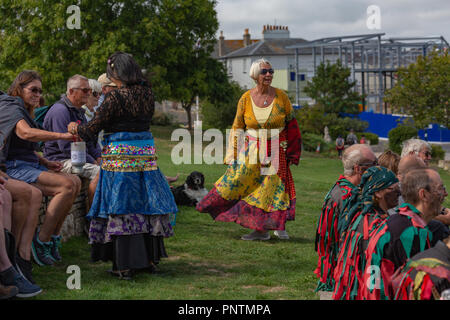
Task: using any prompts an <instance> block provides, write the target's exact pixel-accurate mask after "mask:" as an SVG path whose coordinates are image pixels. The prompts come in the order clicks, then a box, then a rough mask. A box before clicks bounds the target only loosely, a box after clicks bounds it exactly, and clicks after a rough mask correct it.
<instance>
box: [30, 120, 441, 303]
mask: <svg viewBox="0 0 450 320" xmlns="http://www.w3.org/2000/svg"><path fill="white" fill-rule="evenodd" d="M172 130H173V128H168V127H166V128H163V127H155V128H152V131H153V133H154V136H155V137H156V138H155V144H156V148H157V153H158V157H159V159H158V165H159V167H160V169H161V170H162V172H163V173H164V174H165V175H172V176H174V175H176V174H177V173H179V174H180V179H179V182H180V183H181V182H182V181H184V179H185V178H186V177H187V175H188V174H189V173H190V172H191V171H194V170H198V171H201V172H203V173H204V174H205V177H206V187H207V188H208V189H210V188H211V187H212V186H213V184H214V182H215V181H216V180H217V179H218V178H219V177H220V176H221V175H222V174H223V173H224V172H225V168H226V167H225V165H178V166H177V165H174V164H173V163H172V161H171V159H170V152H171V149H172V147H173V146H175V145H176V144H177V142H171V141H170V133H171V131H172ZM206 144H207V143H206ZM291 170H292V174H293V177H294V181H295V186H296V190H297V206H296V219H295V221H291V222H288V223H287V225H286V230H287V232H288V233H289V235H290V237H291V238H290V240H279V239H278V238H276V237H272V239H271V240H269V241H264V242H261V241H242V240H240V237H241V236H242V235H243V234H245V233H248V230H247V229H245V228H243V227H241V226H239V225H237V224H234V223H223V222H215V221H213V220H212V218H211V217H210V216H209V215H207V214H202V213H199V212H197V211H196V210H194V209H193V208H189V207H180V208H179V213H178V216H177V222H176V226H175V229H174V230H175V235H174V236H173V237H171V238H169V239H166V240H165V245H166V250H167V253H168V255H169V258H167V259H163V260H162V261H161V263H160V264H159V266H158V268H159V271H158V272H157V273H155V274H145V273H141V274H137V275H136V276H135V277H134V278H133V280H131V281H124V280H119V279H116V278H113V277H111V276H110V275H109V274H108V273H107V272H106V270H108V269H110V268H111V263H102V262H96V263H91V262H90V261H89V260H90V247H89V245H88V244H87V237H75V238H71V239H70V240H69V241H68V242H66V243H64V244H63V248H62V256H63V262H62V263H59V264H57V265H55V266H53V267H38V266H35V267H34V278H35V281H36V282H37V283H38V284H39V285H40V286H41V287H42V288H43V289H44V292H43V293H42V294H40V295H38V296H36V297H35V298H34V299H83V300H84V299H161V300H165V299H181V300H193V299H213V300H215V299H223V300H227V299H232V300H234V299H239V300H245V299H251V300H253V299H271V300H276V299H285V300H288V299H302V300H303V299H305V300H311V299H318V296H317V295H316V294H315V293H314V289H315V287H316V283H317V279H316V276H315V275H314V274H313V270H314V269H315V267H316V263H317V255H316V253H315V251H314V237H315V235H314V232H315V227H316V221H317V217H318V215H319V214H320V209H321V206H322V200H323V197H324V195H325V194H326V192H327V191H328V190H329V188H330V187H331V186H332V185H333V183H334V182H335V181H336V179H337V177H338V176H339V174H340V173H341V171H342V165H341V162H340V161H339V160H338V159H337V158H335V159H326V158H321V157H317V156H316V155H315V154H304V155H303V156H302V159H301V161H300V164H299V166H298V167H297V166H293V167H291ZM440 172H441V176H442V178H443V180H444V183H446V184H447V185H448V183H449V182H450V176H449V174H448V173H447V172H442V171H440ZM175 184H177V183H175ZM69 265H77V266H79V267H80V270H81V289H80V290H69V289H68V288H67V286H66V281H67V279H68V278H69V276H70V275H71V274H67V273H66V270H67V267H68V266H69Z"/></svg>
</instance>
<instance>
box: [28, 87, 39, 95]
mask: <svg viewBox="0 0 450 320" xmlns="http://www.w3.org/2000/svg"><path fill="white" fill-rule="evenodd" d="M25 89H28V90H30V91H31V92H32V93H33V94H42V89H41V88H37V87H32V88H25Z"/></svg>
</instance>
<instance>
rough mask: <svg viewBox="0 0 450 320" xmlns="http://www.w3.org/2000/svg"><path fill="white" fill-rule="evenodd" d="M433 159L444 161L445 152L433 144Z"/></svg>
mask: <svg viewBox="0 0 450 320" xmlns="http://www.w3.org/2000/svg"><path fill="white" fill-rule="evenodd" d="M431 157H432V158H433V160H444V158H445V151H444V149H442V147H441V146H439V145H435V144H432V145H431Z"/></svg>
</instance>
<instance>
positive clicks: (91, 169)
mask: <svg viewBox="0 0 450 320" xmlns="http://www.w3.org/2000/svg"><path fill="white" fill-rule="evenodd" d="M91 90H92V89H91V88H90V87H89V81H88V79H87V78H86V77H84V76H81V75H74V76H72V77H71V78H69V80H68V81H67V91H66V94H65V95H63V96H62V97H61V100H59V101H57V102H56V103H55V104H54V105H53V106H52V107H51V108H50V109H49V110H48V112H47V114H46V116H45V119H44V123H43V127H44V128H45V130H48V131H54V132H67V125H68V124H69V123H70V122H79V123H87V120H86V117H85V116H84V109H83V108H82V106H83V105H84V104H86V102H87V99H88V97H89V95H90V93H91ZM70 143H71V142H70V141H63V140H55V141H47V142H46V143H45V145H44V156H45V157H46V158H47V159H49V160H52V161H60V162H61V163H62V164H63V169H62V170H61V171H62V172H68V173H71V172H72V161H71V151H70ZM100 162H101V149H100V147H99V146H98V144H97V143H93V142H87V143H86V164H85V165H84V166H83V170H82V171H81V172H79V173H78V172H77V173H78V175H79V176H80V177H83V178H88V179H90V180H91V182H90V184H89V188H88V200H89V207H90V206H91V204H92V200H93V199H94V194H95V188H96V187H97V183H98V175H99V172H100V166H99V165H100Z"/></svg>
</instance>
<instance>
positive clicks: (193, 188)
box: [171, 171, 208, 207]
mask: <svg viewBox="0 0 450 320" xmlns="http://www.w3.org/2000/svg"><path fill="white" fill-rule="evenodd" d="M204 184H205V176H204V175H203V173H201V172H198V171H193V172H191V174H190V175H189V176H188V177H187V178H186V182H185V183H184V184H183V185H182V186H178V187H175V188H172V189H171V190H172V193H173V196H174V198H175V202H176V204H177V205H181V206H189V207H195V206H196V205H197V203H198V202H200V201H201V200H202V199H203V198H204V197H205V196H206V195H207V194H208V190H206V189H205V187H204Z"/></svg>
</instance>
